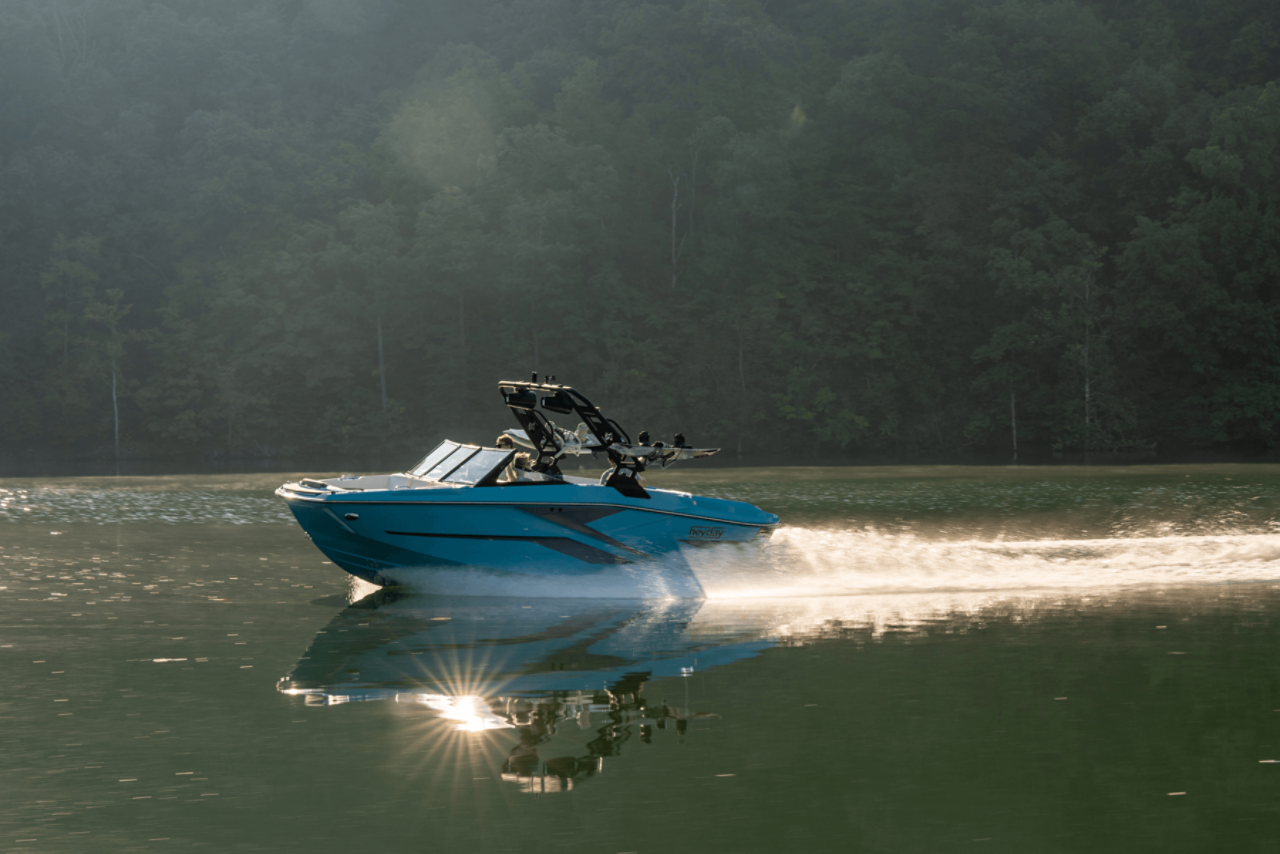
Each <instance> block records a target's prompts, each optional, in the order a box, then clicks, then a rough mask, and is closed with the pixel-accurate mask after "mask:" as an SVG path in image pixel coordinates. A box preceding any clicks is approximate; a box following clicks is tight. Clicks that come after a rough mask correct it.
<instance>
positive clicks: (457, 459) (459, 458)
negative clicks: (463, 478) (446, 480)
mask: <svg viewBox="0 0 1280 854" xmlns="http://www.w3.org/2000/svg"><path fill="white" fill-rule="evenodd" d="M454 448H455V450H454V452H453V453H451V454H449V456H447V457H445V458H444V459H442V460H441V461H440V462H439V463H437V464H436V465H435V466H433V467H432V468H431V469H430V470H428V471H427V473H426V474H425V475H424V477H426V478H427V480H440V479H442V478H443V477H444V476H445V475H447V474H448V473H449V472H451V471H453V470H454V469H456V468H457V467H458V466H459V465H461V464H462V463H463V462H464V461H465V460H466V459H467V457H469V456H471V455H472V454H474V453H475V452H476V451H478V450H480V449H479V448H462V447H459V446H457V445H455V446H454Z"/></svg>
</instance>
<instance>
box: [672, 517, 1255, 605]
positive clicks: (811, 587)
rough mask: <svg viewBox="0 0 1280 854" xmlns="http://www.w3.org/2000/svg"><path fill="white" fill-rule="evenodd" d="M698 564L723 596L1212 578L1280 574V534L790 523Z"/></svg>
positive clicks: (1072, 586)
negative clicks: (1055, 534) (747, 548)
mask: <svg viewBox="0 0 1280 854" xmlns="http://www.w3.org/2000/svg"><path fill="white" fill-rule="evenodd" d="M690 563H691V564H692V565H693V567H694V569H695V571H696V572H697V575H698V578H699V580H700V581H701V582H702V584H703V587H704V588H705V589H706V592H707V596H708V598H710V599H713V600H716V599H734V598H770V597H779V596H783V597H810V596H850V595H865V594H896V593H926V592H952V591H955V592H960V591H975V592H981V591H1007V592H1016V591H1030V590H1082V589H1092V588H1123V587H1135V586H1158V585H1204V584H1223V583H1243V582H1266V581H1274V580H1280V535H1275V534H1239V535H1213V536H1182V537H1176V536H1174V537H1129V538H1108V539H1100V540H1029V541H1022V542H1010V541H999V540H996V541H990V540H987V541H979V540H969V541H931V540H926V539H922V538H917V537H913V536H911V535H899V534H882V533H877V532H873V531H861V532H850V531H830V530H822V529H813V528H800V527H784V528H781V529H779V530H778V532H777V533H775V534H774V536H773V539H772V542H770V543H769V545H768V546H766V547H765V548H764V549H763V550H761V551H760V552H759V553H757V554H756V555H747V554H744V553H737V554H730V553H726V552H720V551H719V550H716V551H714V552H712V551H708V552H705V553H703V554H701V555H699V556H698V559H696V560H695V559H691V560H690Z"/></svg>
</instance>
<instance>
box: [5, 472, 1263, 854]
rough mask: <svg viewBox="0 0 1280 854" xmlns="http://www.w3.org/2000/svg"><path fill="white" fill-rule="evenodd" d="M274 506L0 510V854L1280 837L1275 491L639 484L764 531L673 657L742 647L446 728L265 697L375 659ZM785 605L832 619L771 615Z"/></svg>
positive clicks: (163, 486)
mask: <svg viewBox="0 0 1280 854" xmlns="http://www.w3.org/2000/svg"><path fill="white" fill-rule="evenodd" d="M280 480H282V478H281V477H279V476H246V477H229V476H224V477H217V478H209V477H175V478H122V479H105V478H104V479H90V480H83V481H76V480H71V479H58V480H46V481H16V480H15V481H8V482H6V481H0V668H2V669H0V673H2V674H3V681H2V682H0V793H3V799H2V800H0V850H3V851H127V850H153V851H163V850H170V849H177V848H188V847H205V848H209V849H211V850H217V851H223V850H226V851H232V850H234V851H294V850H296V851H343V850H378V851H450V852H452V851H467V852H489V851H493V852H499V851H511V852H544V851H545V852H551V851H556V852H560V851H566V850H573V851H584V852H615V853H616V852H628V851H634V852H686V851H687V852H697V851H726V852H729V851H762V852H763V851H770V852H772V851H866V852H904V851H905V852H913V851H929V852H933V851H956V850H964V851H968V850H985V851H1008V852H1014V851H1017V852H1025V851H1046V852H1059V851H1061V852H1078V851H1125V852H1131V851H1187V852H1201V851H1270V850H1274V847H1275V845H1276V842H1275V840H1276V839H1277V838H1278V835H1280V667H1278V666H1277V663H1278V662H1277V649H1280V619H1278V616H1280V533H1277V532H1276V529H1275V526H1276V524H1277V519H1280V472H1276V471H1275V469H1273V468H1272V467H1268V466H1197V467H1167V468H1148V469H1134V470H1115V469H1054V470H1048V471H1046V470H1035V469H954V468H945V469H869V470H831V469H802V470H786V469H781V470H778V469H770V470H750V469H747V470H741V469H740V470H717V471H715V472H712V473H710V474H707V473H697V472H688V473H681V474H670V475H663V476H658V477H655V478H653V479H652V480H651V485H654V486H665V487H670V488H676V489H688V490H693V491H697V492H700V493H711V494H715V495H720V496H724V497H736V498H741V499H744V500H749V501H752V502H753V503H756V504H758V505H759V506H761V507H764V508H765V509H768V510H771V511H773V512H777V513H779V514H781V515H782V517H783V523H784V528H783V530H782V531H780V532H779V534H778V535H777V537H775V539H777V540H778V541H779V543H778V545H779V550H778V551H777V552H775V553H774V556H773V557H772V558H771V559H770V560H771V562H769V563H768V564H767V565H764V564H760V565H757V564H751V563H744V564H742V565H739V566H735V567H729V568H725V567H714V568H713V570H714V571H715V572H719V573H721V577H722V579H726V580H722V581H721V582H720V586H719V588H717V589H719V590H720V594H716V593H714V592H713V598H712V600H711V601H708V602H706V603H704V604H703V605H702V606H699V607H698V608H697V609H696V614H695V615H694V616H693V617H692V619H691V620H684V622H682V627H681V628H680V631H683V632H685V633H686V634H687V635H689V636H690V637H692V638H693V639H694V641H695V642H697V643H699V644H701V645H702V647H703V648H705V649H706V650H708V651H713V650H715V649H724V648H726V645H727V644H733V643H743V642H749V641H764V642H766V643H763V644H761V646H762V647H763V649H762V650H761V651H759V652H758V653H753V654H751V655H746V656H744V657H742V658H740V660H735V661H732V662H730V663H724V664H722V665H720V666H711V667H705V668H703V667H699V668H697V669H696V670H695V671H694V672H691V673H690V674H689V675H687V676H684V677H667V678H654V679H649V680H647V681H645V680H644V679H638V680H637V682H636V684H637V685H638V686H639V687H633V688H631V689H628V690H629V691H631V693H630V694H628V696H627V697H626V698H625V701H626V702H625V703H622V704H620V705H618V706H617V707H616V708H614V709H611V710H607V711H599V712H596V713H593V714H592V715H591V716H589V719H583V718H579V719H577V720H575V721H572V722H570V721H561V722H559V723H554V724H552V725H548V726H543V727H542V728H541V729H539V728H538V727H536V726H532V725H531V726H529V727H524V728H523V729H522V728H520V727H513V728H508V729H497V730H487V731H481V732H470V731H465V730H459V729H457V728H456V723H454V722H450V721H448V720H445V719H443V718H442V717H441V716H440V715H438V714H437V713H435V712H433V711H432V710H431V709H429V708H427V707H425V706H422V705H414V704H412V703H403V702H395V701H379V702H343V703H338V704H318V703H315V702H310V703H309V702H308V701H307V698H306V697H305V696H302V695H290V694H287V693H282V692H281V691H280V690H279V684H280V680H281V679H282V677H287V676H290V675H291V674H294V675H297V673H299V672H300V670H299V668H300V665H302V664H303V660H304V657H307V656H308V655H309V650H313V649H314V648H316V647H317V646H318V645H319V644H320V642H321V641H323V643H324V644H328V645H329V646H328V647H327V648H329V649H331V650H334V654H335V655H337V656H338V657H340V658H341V657H343V656H346V657H349V658H350V659H351V660H353V661H357V660H361V657H362V656H369V655H373V656H379V655H383V654H384V653H383V652H382V647H380V646H379V644H380V643H382V642H383V641H384V640H385V639H384V638H382V637H379V638H376V639H374V638H371V636H369V635H367V634H361V633H360V629H361V628H362V627H363V626H362V624H364V625H372V626H373V627H375V628H376V627H377V626H378V623H377V616H378V615H379V613H381V612H380V610H379V608H380V607H382V606H379V605H378V604H377V602H376V601H375V600H371V599H366V600H364V602H363V608H364V610H360V607H361V605H360V604H358V605H357V606H356V608H355V609H352V608H351V607H350V606H349V602H350V601H351V599H353V598H355V597H358V596H361V595H363V594H366V593H368V592H369V590H368V589H367V588H358V587H353V586H352V585H351V584H350V583H349V581H348V579H347V578H346V576H345V575H344V574H343V573H342V572H341V571H339V570H338V569H337V568H336V567H334V566H332V565H330V564H328V563H327V562H326V561H325V560H324V558H323V556H322V555H320V554H319V552H317V551H316V550H315V549H314V548H313V547H312V546H311V545H310V544H309V543H308V542H307V541H306V540H305V539H304V538H303V536H302V535H301V532H300V530H299V529H298V528H297V527H296V525H294V524H293V523H292V521H291V519H290V518H289V517H288V514H287V511H285V510H284V508H283V507H282V505H280V504H279V503H277V502H276V500H275V499H274V498H273V497H271V495H270V489H271V488H273V487H274V486H275V485H277V483H278V482H279V481H280ZM770 548H773V544H771V545H770ZM755 573H760V574H761V576H760V577H763V576H764V575H767V576H768V577H769V579H770V581H769V582H768V584H762V586H760V587H758V588H757V587H753V584H756V578H757V576H756V575H755ZM788 574H790V575H792V576H795V577H796V578H799V579H800V580H801V581H804V580H805V579H808V581H809V582H812V583H808V584H807V586H806V584H805V583H801V584H798V586H796V587H795V588H794V589H795V590H799V591H801V592H803V591H806V590H812V589H824V590H829V591H831V593H830V595H824V596H814V595H797V596H785V595H781V596H780V595H777V590H778V589H779V588H778V584H780V583H782V582H784V581H791V580H794V579H788V578H786V576H787V575H788ZM868 578H874V579H875V583H874V584H869V583H867V582H866V579H868ZM899 578H900V579H902V581H903V583H902V585H900V586H895V585H894V579H899ZM757 590H760V591H764V594H765V595H760V596H754V595H752V594H753V592H754V591H757ZM409 601H410V603H412V602H413V600H412V599H410V600H409ZM427 604H429V605H431V608H432V610H431V613H432V614H433V615H435V616H434V617H432V618H430V619H437V618H438V619H440V620H442V621H444V620H448V619H450V618H451V617H452V618H456V619H458V620H459V621H461V620H462V619H463V617H464V616H465V615H466V614H470V613H473V611H472V610H469V609H468V608H466V607H462V606H457V605H454V606H451V605H450V604H449V603H447V602H445V603H434V604H433V603H427ZM397 607H401V606H397ZM513 607H519V606H518V605H516V606H513ZM573 607H578V606H574V605H570V604H566V606H565V608H564V609H563V610H565V611H566V613H570V612H571V608H573ZM451 608H452V610H451ZM367 614H373V615H374V616H373V617H372V618H369V617H367V616H366V615H367ZM686 616H687V615H686ZM655 619H660V618H655ZM682 620H683V618H682ZM686 622H687V625H685V624H684V623H686ZM339 632H349V634H350V638H349V639H347V638H345V637H339V636H338V634H337V633H339ZM322 633H323V634H322ZM331 634H332V637H330V635H331ZM475 636H476V635H475V634H474V633H473V634H472V635H467V636H466V637H475ZM457 637H458V638H460V640H459V642H458V643H457V644H456V646H457V647H458V648H459V649H460V650H461V652H460V653H459V655H458V656H457V657H455V658H454V659H453V660H454V661H455V662H460V663H456V664H455V665H454V666H455V667H456V668H457V672H455V673H451V674H448V676H449V677H450V678H452V679H455V680H456V682H457V683H458V684H466V683H467V680H468V679H469V678H471V677H472V676H474V673H473V672H472V670H474V669H476V668H481V669H482V668H483V666H484V664H483V660H482V658H480V657H477V656H473V655H471V653H472V652H473V651H474V649H473V645H470V644H471V641H467V640H466V639H465V638H464V637H463V635H461V634H459V635H458V636H457ZM335 638H336V639H335ZM708 654H709V653H708ZM364 660H368V659H367V658H366V659H364ZM405 660H408V658H406V659H405ZM576 661H578V660H577V659H574V660H570V659H568V658H566V659H565V660H563V661H561V662H560V663H559V665H558V666H563V667H569V668H572V667H574V666H579V664H578V663H575V662H576ZM581 666H588V664H582V665H581ZM404 672H405V673H407V674H408V676H407V677H405V678H410V679H411V678H412V673H413V672H414V671H410V670H406V671H404ZM641 683H642V684H641ZM375 687H376V686H375ZM620 702H621V701H620ZM624 706H626V707H625V708H624ZM659 708H661V709H666V710H669V711H665V712H663V713H662V714H661V715H659V714H657V713H656V712H655V711H654V710H656V709H659ZM659 719H661V723H662V724H663V725H661V726H658V725H657V724H654V723H653V722H654V721H656V720H659ZM645 721H648V723H645ZM668 724H669V725H668ZM646 727H647V729H646ZM522 743H523V744H525V745H526V746H529V745H532V746H533V747H536V749H537V753H538V755H539V757H540V760H539V761H540V762H542V765H540V766H538V767H539V768H541V769H542V771H540V772H539V773H541V774H544V775H545V774H546V773H547V772H546V767H547V766H548V765H550V766H551V767H552V768H554V767H555V765H554V760H557V759H558V758H561V757H576V758H577V760H579V765H580V767H587V766H588V765H589V766H590V767H589V768H588V772H584V773H578V774H577V776H574V777H573V778H572V787H571V788H570V787H569V786H568V784H567V783H566V784H563V785H561V784H560V783H556V784H555V785H553V786H551V787H550V789H555V790H554V791H552V790H549V789H548V786H547V785H546V784H544V783H540V784H538V785H535V786H531V785H530V784H529V781H528V780H527V779H525V780H523V781H522V780H520V779H512V778H511V777H512V775H511V774H507V778H508V779H504V770H507V769H508V762H509V759H510V758H511V757H512V756H513V751H514V752H517V753H518V752H519V750H520V749H522V748H521V744H522ZM547 760H552V762H550V763H549V762H548V761H547ZM552 776H554V775H552ZM540 779H542V778H540Z"/></svg>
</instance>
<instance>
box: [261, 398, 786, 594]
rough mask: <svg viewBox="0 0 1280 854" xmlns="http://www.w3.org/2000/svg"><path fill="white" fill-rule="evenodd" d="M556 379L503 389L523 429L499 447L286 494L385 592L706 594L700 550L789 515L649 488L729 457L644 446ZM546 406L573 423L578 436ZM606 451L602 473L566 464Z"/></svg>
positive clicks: (464, 448) (341, 556) (317, 539)
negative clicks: (678, 470)
mask: <svg viewBox="0 0 1280 854" xmlns="http://www.w3.org/2000/svg"><path fill="white" fill-rule="evenodd" d="M553 380H554V377H548V378H547V381H545V382H538V381H537V377H536V376H535V377H534V379H533V380H532V381H530V382H502V383H500V384H499V390H500V391H501V393H502V396H503V399H504V401H505V403H506V405H507V406H508V407H509V408H510V409H511V411H512V412H513V413H514V415H515V416H516V419H517V420H518V421H519V423H520V429H516V430H508V431H506V433H504V434H503V435H502V436H501V437H499V440H498V443H497V444H498V447H481V446H479V445H469V444H462V443H458V442H449V441H446V442H443V443H441V444H440V445H439V446H438V447H436V448H435V449H434V450H433V451H432V452H431V453H429V454H427V456H426V457H425V458H423V460H422V461H421V462H420V463H418V464H417V465H416V466H414V467H413V468H412V469H411V470H409V471H406V472H401V473H397V474H387V475H369V476H364V477H355V476H351V475H346V476H343V477H338V478H331V479H325V480H313V479H310V478H304V479H302V480H300V481H297V482H290V483H286V484H285V485H284V486H282V487H280V488H279V489H277V490H276V495H278V496H280V497H281V498H283V499H284V500H285V502H286V503H287V504H288V505H289V508H290V509H291V510H292V511H293V514H294V516H295V517H297V519H298V523H299V524H300V525H301V526H302V528H303V530H305V531H306V532H307V535H308V536H309V537H310V538H311V540H312V542H314V543H315V545H316V546H317V547H318V548H319V549H320V551H322V552H323V553H324V554H325V556H327V557H328V558H329V559H330V560H332V561H333V562H334V563H335V564H337V565H338V566H340V567H342V568H343V569H345V570H346V571H347V572H349V573H351V574H352V575H355V576H358V577H360V578H362V579H365V580H366V581H370V582H373V583H374V584H380V585H409V586H413V587H415V588H418V589H421V590H424V591H427V592H433V593H448V594H457V595H509V594H512V593H520V594H523V595H534V596H552V597H563V596H586V597H616V596H641V597H646V598H647V597H691V598H696V597H701V596H702V595H703V590H702V585H701V584H700V583H699V582H698V579H697V576H696V575H695V574H694V572H693V569H692V567H691V566H690V564H689V560H688V558H689V556H690V554H691V552H692V551H694V550H701V549H703V548H706V547H708V546H715V547H720V548H726V547H733V546H734V545H737V546H738V547H742V546H746V545H748V544H752V543H755V542H756V541H758V540H759V539H760V538H761V537H767V536H768V535H769V534H770V533H771V532H772V531H773V529H774V528H775V527H776V526H777V524H778V517H777V516H775V515H774V514H772V513H766V512H765V511H763V510H760V509H759V508H757V507H754V506H752V505H750V504H746V503H744V502H740V501H727V500H724V499H720V498H708V497H705V496H697V495H691V494H689V493H687V492H678V491H674V490H669V489H650V488H646V487H645V484H644V480H643V476H642V473H643V472H644V471H646V470H647V469H649V468H667V467H669V466H671V465H672V464H674V463H675V462H677V461H679V460H685V459H695V458H699V457H706V456H710V455H711V454H713V453H715V452H716V451H717V450H718V449H715V448H692V447H689V446H687V445H685V443H684V437H683V436H682V435H677V436H676V437H675V441H674V442H672V443H671V444H666V443H663V442H653V443H650V441H649V437H648V434H646V433H641V434H640V435H639V436H638V437H637V439H636V441H634V442H633V441H632V440H631V437H630V436H629V435H628V434H627V433H626V431H625V430H623V429H622V427H621V426H619V425H618V423H617V422H616V421H613V420H612V419H607V418H605V417H604V416H603V415H602V414H601V412H600V410H599V408H597V407H596V406H594V405H592V404H591V402H590V401H588V400H587V399H586V398H585V397H584V396H583V395H581V394H580V393H579V392H577V391H575V390H574V389H572V388H570V387H569V386H565V385H557V384H554V382H553ZM545 412H550V413H554V414H558V415H571V416H574V417H575V420H578V422H579V423H578V426H577V429H576V430H568V429H565V428H562V427H557V426H556V425H555V424H554V423H553V422H552V421H550V420H549V419H548V418H547V416H546V415H545V414H544V413H545ZM586 454H590V455H592V456H597V455H599V454H604V455H606V457H607V458H608V461H609V469H608V470H607V471H605V472H604V474H602V475H601V476H600V477H599V478H581V477H571V476H568V475H565V474H564V473H563V472H562V471H561V470H560V461H561V460H563V459H564V458H565V457H567V456H582V455H586Z"/></svg>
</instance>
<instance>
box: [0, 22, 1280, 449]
mask: <svg viewBox="0 0 1280 854" xmlns="http://www.w3.org/2000/svg"><path fill="white" fill-rule="evenodd" d="M1278 81H1280V5H1277V4H1275V3H1274V2H1266V0H1161V1H1160V2H1156V0H1106V2H1092V0H999V2H996V0H893V2H888V0H794V2H786V3H780V2H769V0H651V2H641V1H640V0H505V1H504V2H495V0H466V1H465V2H464V1H463V0H275V2H270V0H268V2H263V0H3V2H2V3H0V295H2V296H3V303H2V305H3V309H2V315H0V390H2V399H3V404H2V405H3V409H4V417H3V418H0V449H3V450H4V451H5V452H7V453H10V454H13V453H25V452H30V451H34V452H37V453H106V454H110V453H113V452H114V451H113V442H114V434H115V431H116V429H117V427H118V430H119V442H120V443H121V447H122V448H123V453H124V454H126V455H127V454H143V453H146V454H154V453H170V452H176V453H191V452H200V453H206V454H230V455H243V454H269V453H287V452H291V451H303V450H318V449H353V448H363V449H368V448H370V447H391V448H397V447H405V448H410V447H411V448H414V449H417V448H419V447H421V446H422V445H423V444H425V443H426V442H428V441H431V440H433V439H437V438H441V437H442V435H443V434H444V432H446V431H449V432H451V433H452V434H453V435H454V436H455V437H456V438H459V439H469V440H473V441H487V440H490V439H491V438H492V435H493V434H494V433H495V432H496V431H497V430H498V429H501V428H505V427H507V426H510V424H509V422H510V419H509V418H508V416H507V414H506V412H505V411H504V410H503V408H502V406H501V403H500V400H499V398H498V397H497V395H496V392H495V390H494V382H495V381H496V380H498V379H500V378H504V377H507V378H521V377H524V376H527V374H528V372H529V371H531V370H537V371H539V372H542V373H550V374H555V375H556V376H557V377H558V378H559V379H560V380H562V381H565V382H570V383H572V384H574V385H576V386H578V387H580V388H581V389H582V390H583V391H585V392H586V393H587V394H588V395H589V396H591V397H592V398H593V399H594V400H595V401H596V402H597V403H599V404H601V405H602V406H603V407H604V408H605V410H606V412H607V413H608V414H610V415H612V416H614V417H616V418H618V419H619V420H621V421H622V422H623V423H624V424H628V425H631V429H632V430H633V432H634V431H635V430H638V429H642V428H647V429H649V430H651V431H653V432H654V433H655V437H656V436H659V435H663V434H665V435H670V433H672V432H674V431H675V430H683V431H685V432H686V433H687V434H688V435H689V437H690V439H691V440H694V442H695V444H700V445H706V444H718V445H724V446H726V447H729V448H733V449H737V450H739V451H743V452H747V453H756V454H759V453H770V452H773V453H779V452H784V451H786V450H787V449H788V448H795V447H797V445H796V444H795V443H796V442H797V441H800V442H802V443H803V446H804V447H810V448H817V449H822V450H824V451H829V452H831V453H846V454H849V455H867V454H894V455H911V454H918V453H925V452H929V453H938V452H941V453H949V454H954V453H959V452H966V451H1000V452H1005V451H1008V450H1009V449H1010V448H1011V446H1012V445H1013V443H1014V442H1015V441H1016V442H1017V443H1019V444H1020V445H1021V446H1022V447H1023V448H1024V450H1025V449H1027V448H1031V449H1040V450H1047V449H1050V448H1057V449H1063V450H1068V451H1070V450H1080V449H1085V450H1087V449H1095V450H1106V449H1110V450H1121V449H1151V448H1170V447H1174V448H1176V447H1182V448H1187V447H1233V448H1235V449H1237V450H1250V449H1252V450H1264V449H1266V448H1268V447H1270V446H1271V444H1272V443H1274V442H1276V440H1277V439H1278V438H1280V338H1278V337H1277V323H1278V321H1280V317H1278V315H1277V312H1278V310H1280V294H1278V293H1277V287H1278V285H1280V278H1278V275H1280V181H1278V178H1280V176H1278V174H1277V171H1278V170H1280V82H1278Z"/></svg>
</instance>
